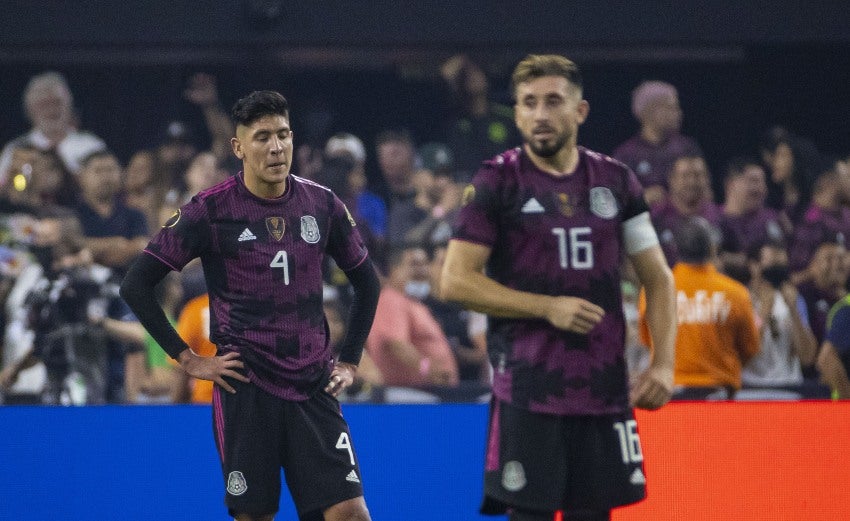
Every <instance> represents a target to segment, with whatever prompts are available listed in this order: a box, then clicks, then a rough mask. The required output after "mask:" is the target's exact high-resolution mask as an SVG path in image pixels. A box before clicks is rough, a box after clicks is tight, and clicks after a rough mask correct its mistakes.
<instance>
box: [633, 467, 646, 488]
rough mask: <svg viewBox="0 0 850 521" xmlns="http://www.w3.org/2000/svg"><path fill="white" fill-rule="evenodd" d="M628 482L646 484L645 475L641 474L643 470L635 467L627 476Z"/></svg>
mask: <svg viewBox="0 0 850 521" xmlns="http://www.w3.org/2000/svg"><path fill="white" fill-rule="evenodd" d="M629 482H630V483H631V484H632V485H646V476H644V475H643V472H642V471H641V470H640V469H635V471H634V472H632V475H631V476H630V477H629Z"/></svg>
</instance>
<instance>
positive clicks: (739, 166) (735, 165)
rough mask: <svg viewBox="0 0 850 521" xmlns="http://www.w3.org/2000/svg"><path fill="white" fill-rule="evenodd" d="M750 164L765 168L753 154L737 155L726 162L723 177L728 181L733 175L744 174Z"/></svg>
mask: <svg viewBox="0 0 850 521" xmlns="http://www.w3.org/2000/svg"><path fill="white" fill-rule="evenodd" d="M748 166H757V167H759V168H764V167H763V166H762V164H761V162H760V161H759V160H758V159H756V158H755V157H753V156H736V157H733V158H732V159H730V160H729V161H727V162H726V172H725V174H724V177H723V179H724V180H727V181H728V180H730V179H732V178H733V177H738V176H740V175H743V173H744V171H745V170H746V169H747V167H748Z"/></svg>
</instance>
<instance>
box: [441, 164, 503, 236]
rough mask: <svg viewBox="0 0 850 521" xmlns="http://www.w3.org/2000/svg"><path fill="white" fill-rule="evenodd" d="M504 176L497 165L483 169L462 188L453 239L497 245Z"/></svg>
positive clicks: (486, 165) (488, 165) (487, 165)
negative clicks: (498, 218)
mask: <svg viewBox="0 0 850 521" xmlns="http://www.w3.org/2000/svg"><path fill="white" fill-rule="evenodd" d="M501 185H502V175H501V170H500V168H498V165H496V164H490V163H487V164H485V166H483V167H482V168H481V169H480V170H479V171H478V173H477V174H476V175H475V177H474V178H473V179H472V182H471V183H470V184H468V185H466V186H465V187H464V189H463V195H462V198H461V208H460V211H459V212H458V215H457V218H456V220H455V231H454V235H453V238H454V239H459V240H462V241H469V242H475V243H479V244H483V245H485V246H491V247H492V246H494V245H495V242H496V237H497V233H498V221H497V217H498V215H499V209H500V207H501V201H500V195H501Z"/></svg>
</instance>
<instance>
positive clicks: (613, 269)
mask: <svg viewBox="0 0 850 521" xmlns="http://www.w3.org/2000/svg"><path fill="white" fill-rule="evenodd" d="M578 150H579V162H578V166H577V167H576V170H575V172H573V173H572V174H571V175H568V176H563V177H555V176H553V175H550V174H547V173H545V172H543V171H541V170H539V169H538V168H537V167H536V166H535V165H534V164H533V163H532V162H531V160H530V159H529V158H528V157H527V155H526V154H525V152H524V151H522V149H514V150H510V151H507V152H505V153H503V154H501V155H499V156H496V158H495V159H494V160H492V161H488V162H486V163H485V164H484V166H483V168H482V169H481V170H480V171H479V172H478V174H477V175H476V177H475V179H474V180H473V182H472V185H470V186H468V187H467V188H466V191H465V194H464V200H465V202H466V204H465V206H464V207H463V208H462V209H461V211H460V214H459V215H458V219H457V230H456V232H455V236H454V237H455V239H459V240H463V241H470V242H475V243H478V244H482V245H485V246H488V247H490V248H491V254H490V259H489V261H488V265H487V271H488V275H489V276H490V277H492V278H493V279H494V280H496V281H498V282H499V283H501V284H503V285H505V286H507V287H510V288H513V289H516V290H520V291H528V292H531V293H538V294H545V295H567V296H575V297H581V298H584V299H587V300H589V301H591V302H593V303H595V304H597V305H599V306H601V307H602V308H603V309H604V310H605V317H604V319H603V320H602V322H601V323H599V324H598V325H597V326H596V327H595V328H593V330H592V331H590V333H589V334H587V335H580V334H577V333H572V332H568V331H563V330H559V329H556V328H555V327H554V326H552V325H551V324H550V323H549V322H548V321H546V320H525V319H501V318H496V317H491V318H490V334H489V338H488V349H489V351H490V359H491V362H492V363H493V367H494V382H493V390H494V393H495V394H496V396H497V397H498V398H499V399H501V400H505V401H507V402H510V403H512V404H514V405H515V406H517V407H521V408H524V409H528V410H531V411H535V412H544V413H552V414H607V413H613V412H620V411H623V410H625V409H627V408H628V386H627V381H626V366H625V362H624V360H623V350H624V339H625V324H624V320H623V311H622V302H621V296H620V273H619V267H620V259H621V253H622V241H621V227H622V223H623V221H626V220H628V219H630V218H632V217H634V216H636V215H638V214H640V213H642V212H645V211H647V208H646V204H645V203H644V200H643V197H642V195H641V192H642V190H641V186H640V183H639V182H638V180H637V178H636V177H635V175H634V173H632V172H631V170H629V169H628V168H627V167H626V166H625V165H623V164H622V163H620V162H619V161H616V160H614V159H611V158H609V157H607V156H604V155H602V154H598V153H596V152H592V151H590V150H587V149H585V148H582V147H579V149H578Z"/></svg>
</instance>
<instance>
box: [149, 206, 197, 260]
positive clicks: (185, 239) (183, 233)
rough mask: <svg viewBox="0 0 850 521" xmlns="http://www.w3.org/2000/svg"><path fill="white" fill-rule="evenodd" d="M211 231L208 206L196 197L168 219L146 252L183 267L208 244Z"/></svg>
mask: <svg viewBox="0 0 850 521" xmlns="http://www.w3.org/2000/svg"><path fill="white" fill-rule="evenodd" d="M210 233H211V232H210V223H209V218H208V215H207V211H206V208H205V206H204V204H203V202H202V201H201V200H200V199H199V198H197V197H195V198H193V199H192V200H191V201H190V202H188V203H186V204H185V205H183V206H182V207H181V208H180V209H178V210H177V211H176V212H175V213H174V215H172V216H171V217H170V218H169V219H168V220H167V221H165V223H164V224H163V225H162V228H160V230H159V231H158V232H157V234H156V235H154V237H153V239H151V241H150V242H149V243H148V245H147V247H145V252H146V253H148V254H150V255H152V256H154V257H156V258H157V259H159V260H160V261H161V262H163V263H165V264H166V265H168V266H169V267H170V268H171V269H173V270H175V271H180V270H182V269H183V267H184V266H185V265H186V264H188V263H189V261H191V260H192V259H194V258H196V257H198V256H200V255H201V253H202V252H203V251H204V250H205V249H206V248H207V247H208V245H209V240H210Z"/></svg>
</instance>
